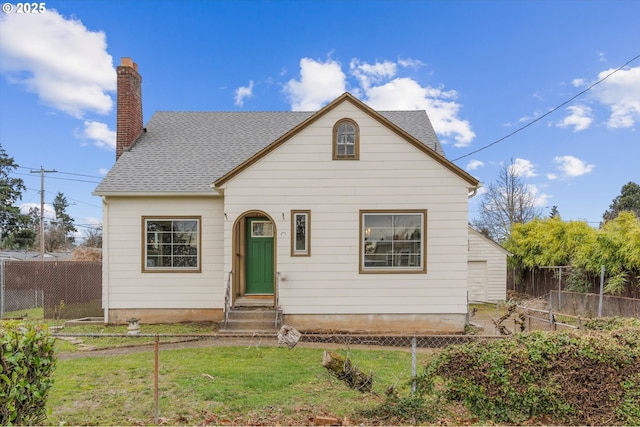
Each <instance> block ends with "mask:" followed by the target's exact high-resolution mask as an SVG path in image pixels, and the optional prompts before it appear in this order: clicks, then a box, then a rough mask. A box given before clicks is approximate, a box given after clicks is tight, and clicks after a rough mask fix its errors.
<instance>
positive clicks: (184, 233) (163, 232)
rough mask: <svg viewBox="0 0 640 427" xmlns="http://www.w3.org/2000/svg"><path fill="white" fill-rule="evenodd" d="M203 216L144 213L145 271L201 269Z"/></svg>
mask: <svg viewBox="0 0 640 427" xmlns="http://www.w3.org/2000/svg"><path fill="white" fill-rule="evenodd" d="M200 221H201V219H200V217H171V218H164V217H155V218H152V217H143V218H142V226H143V230H144V242H145V245H144V249H143V251H144V254H143V255H144V256H143V265H142V271H144V272H158V271H162V272H167V271H172V272H173V271H175V272H185V271H190V272H199V271H200V252H201V250H200Z"/></svg>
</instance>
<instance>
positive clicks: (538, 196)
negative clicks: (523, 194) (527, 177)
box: [527, 184, 551, 207]
mask: <svg viewBox="0 0 640 427" xmlns="http://www.w3.org/2000/svg"><path fill="white" fill-rule="evenodd" d="M527 190H528V191H529V193H530V194H531V195H532V196H533V198H534V204H535V205H536V206H538V207H544V206H548V205H549V199H550V198H551V196H550V195H549V194H546V193H542V192H540V189H539V188H538V186H537V185H535V184H527Z"/></svg>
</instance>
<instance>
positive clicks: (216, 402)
mask: <svg viewBox="0 0 640 427" xmlns="http://www.w3.org/2000/svg"><path fill="white" fill-rule="evenodd" d="M338 351H339V352H341V353H342V354H345V355H347V354H348V355H349V357H350V358H351V359H352V361H353V362H354V363H355V364H356V365H357V366H358V368H359V369H361V370H363V371H364V372H366V373H373V375H374V387H373V393H364V394H363V393H360V392H358V391H354V390H351V389H350V388H349V387H347V386H346V385H345V384H344V383H343V382H342V381H340V380H338V379H336V378H334V377H332V376H331V375H330V374H329V373H328V371H326V370H325V369H324V368H323V367H322V354H323V348H321V347H313V348H311V347H307V348H304V347H302V344H300V347H295V348H294V349H289V348H287V347H274V346H270V347H269V346H258V345H252V346H248V347H247V346H242V347H240V346H229V347H219V346H217V347H206V348H185V349H179V350H161V351H160V358H159V360H160V362H159V366H160V368H159V381H158V382H159V396H160V398H159V405H158V409H159V423H161V424H164V425H206V424H229V425H232V424H233V425H258V424H262V425H265V424H269V425H274V424H280V425H307V424H313V420H314V417H316V416H332V417H336V418H339V419H340V420H342V419H343V418H344V417H347V418H348V419H349V420H350V423H359V421H361V422H363V423H367V422H366V420H361V419H359V417H360V416H359V415H358V411H359V410H361V409H363V408H366V407H370V406H372V405H375V404H377V403H380V402H381V401H382V400H383V398H384V391H385V389H386V388H387V387H389V386H390V385H396V387H397V388H398V389H399V391H400V392H401V393H408V390H409V387H410V380H411V354H410V353H409V352H408V351H401V350H398V351H387V350H360V349H342V350H338ZM428 357H429V355H428V353H420V354H419V360H420V361H421V362H423V361H424V360H425V359H427V358H428ZM154 402H155V399H154V352H153V351H149V352H144V353H136V354H127V355H119V356H117V357H85V358H78V359H70V360H58V362H57V368H56V371H55V383H54V386H53V388H52V390H51V393H50V396H49V400H48V407H49V411H50V414H49V420H48V423H49V424H57V425H63V424H64V425H148V424H153V423H154V417H155V403H154Z"/></svg>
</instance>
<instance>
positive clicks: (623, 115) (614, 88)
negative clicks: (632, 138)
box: [593, 67, 640, 128]
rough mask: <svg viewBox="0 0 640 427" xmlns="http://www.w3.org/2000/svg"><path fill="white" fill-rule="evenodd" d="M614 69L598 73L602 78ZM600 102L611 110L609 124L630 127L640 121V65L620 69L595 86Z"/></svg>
mask: <svg viewBox="0 0 640 427" xmlns="http://www.w3.org/2000/svg"><path fill="white" fill-rule="evenodd" d="M612 71H614V70H613V69H610V70H605V71H602V72H600V74H598V79H602V78H604V77H605V76H607V75H608V74H610V73H611V72H612ZM593 94H594V96H595V98H596V99H597V100H598V102H600V103H602V104H604V105H605V106H607V107H608V108H609V110H610V116H609V120H608V121H607V126H609V127H610V128H629V127H632V126H634V124H635V123H637V122H638V121H640V67H635V68H629V69H626V70H620V71H618V72H616V73H615V74H612V75H611V76H610V77H608V78H607V79H606V80H605V81H603V82H602V83H600V84H599V85H598V86H596V87H594V88H593Z"/></svg>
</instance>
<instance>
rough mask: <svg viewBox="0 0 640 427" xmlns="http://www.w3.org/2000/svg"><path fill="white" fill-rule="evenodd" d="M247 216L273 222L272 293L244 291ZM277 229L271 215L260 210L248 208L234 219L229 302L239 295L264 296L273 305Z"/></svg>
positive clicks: (276, 283)
mask: <svg viewBox="0 0 640 427" xmlns="http://www.w3.org/2000/svg"><path fill="white" fill-rule="evenodd" d="M249 217H264V219H265V220H268V221H271V224H273V295H271V294H264V295H251V294H249V295H247V293H246V254H247V251H246V241H247V239H246V228H247V226H246V222H247V218H249ZM277 239H278V230H277V224H276V222H275V220H274V219H273V217H271V216H270V215H269V214H267V213H266V212H264V211H261V210H249V211H245V212H243V213H242V214H240V215H239V216H238V217H237V218H236V220H235V221H234V224H233V228H232V238H231V241H232V244H231V269H232V272H233V275H232V285H231V286H232V292H231V294H232V296H231V303H232V305H233V304H234V303H235V301H236V299H238V298H240V297H248V298H264V299H272V301H273V304H274V306H275V296H276V293H277V289H276V287H277V286H278V281H277V280H276V276H277V271H278V269H277V259H278V253H277V248H278V240H277Z"/></svg>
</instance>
